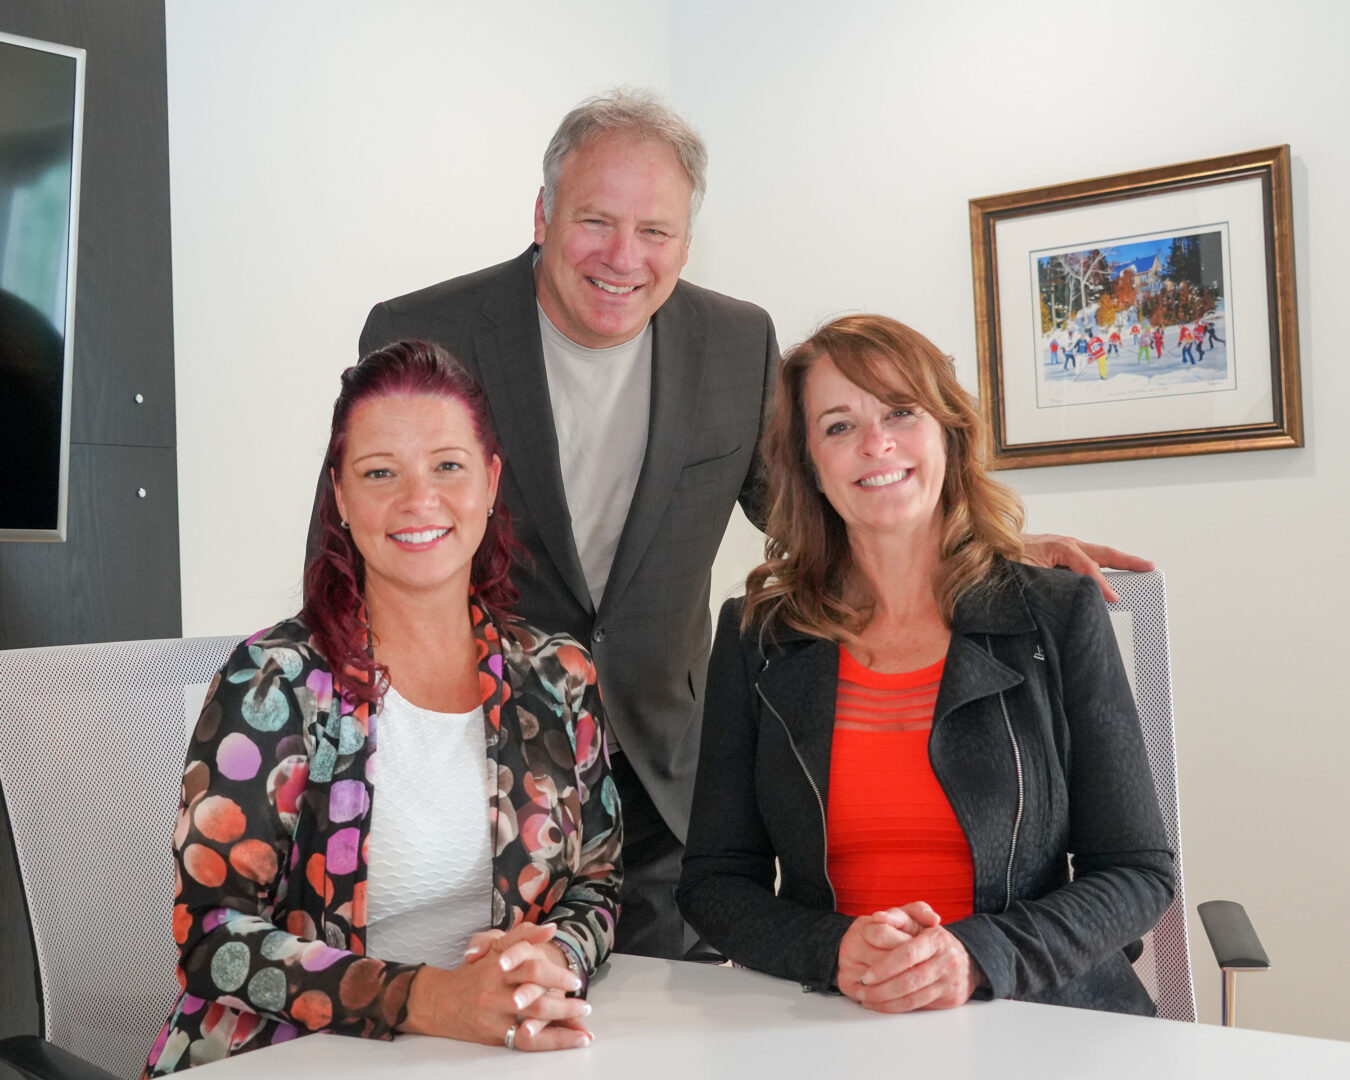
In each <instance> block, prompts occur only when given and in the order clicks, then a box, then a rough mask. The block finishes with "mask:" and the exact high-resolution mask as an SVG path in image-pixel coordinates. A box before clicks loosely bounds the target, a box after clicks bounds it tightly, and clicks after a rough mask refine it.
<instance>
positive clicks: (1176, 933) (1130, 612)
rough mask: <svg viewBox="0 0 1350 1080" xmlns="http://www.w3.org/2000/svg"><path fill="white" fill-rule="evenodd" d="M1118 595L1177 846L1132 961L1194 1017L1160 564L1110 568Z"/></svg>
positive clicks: (1152, 758) (1148, 743)
mask: <svg viewBox="0 0 1350 1080" xmlns="http://www.w3.org/2000/svg"><path fill="white" fill-rule="evenodd" d="M1107 577H1108V578H1110V580H1111V584H1112V586H1113V587H1114V588H1115V590H1116V592H1117V593H1118V594H1119V596H1120V602H1119V603H1116V604H1112V605H1110V607H1111V622H1112V625H1113V626H1114V627H1115V631H1116V637H1117V639H1118V640H1119V641H1120V646H1121V655H1122V656H1123V657H1124V659H1125V667H1126V670H1127V671H1129V673H1130V682H1131V685H1132V686H1133V687H1134V699H1135V705H1136V706H1137V708H1138V709H1139V723H1140V726H1141V727H1142V728H1143V732H1144V746H1145V747H1146V748H1147V750H1148V760H1149V764H1150V766H1152V769H1153V783H1154V786H1155V787H1156V788H1157V789H1158V805H1159V808H1160V809H1161V810H1162V818H1163V826H1164V827H1165V828H1166V830H1167V839H1168V841H1169V842H1170V843H1171V845H1172V850H1173V851H1175V852H1176V882H1177V891H1176V895H1175V896H1174V897H1173V898H1172V903H1171V904H1170V905H1169V906H1168V908H1167V910H1166V911H1165V912H1163V917H1162V918H1161V919H1160V920H1159V922H1158V925H1157V926H1156V927H1155V928H1154V929H1153V932H1152V933H1150V934H1148V935H1147V936H1146V937H1145V938H1144V952H1143V954H1142V955H1141V956H1140V957H1139V959H1138V960H1136V961H1135V965H1134V969H1135V971H1136V972H1137V973H1138V975H1139V978H1140V979H1142V980H1143V983H1144V986H1145V987H1147V988H1148V991H1149V993H1150V994H1152V995H1153V1000H1154V1001H1155V1002H1156V1003H1157V1006H1158V1015H1159V1016H1161V1017H1166V1018H1167V1019H1169V1020H1189V1021H1194V1020H1195V986H1194V983H1193V981H1192V978H1191V948H1190V941H1189V939H1188V938H1187V936H1186V894H1185V890H1184V889H1183V885H1182V883H1183V874H1182V863H1181V807H1180V804H1179V801H1178V798H1177V743H1176V734H1175V730H1174V726H1173V719H1172V666H1171V660H1170V653H1169V651H1168V645H1167V588H1166V584H1165V582H1164V579H1163V575H1162V571H1160V570H1154V571H1151V572H1150V573H1147V574H1129V573H1121V572H1115V571H1113V572H1110V573H1108V574H1107Z"/></svg>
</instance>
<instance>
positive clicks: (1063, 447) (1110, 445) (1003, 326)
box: [970, 146, 1303, 468]
mask: <svg viewBox="0 0 1350 1080" xmlns="http://www.w3.org/2000/svg"><path fill="white" fill-rule="evenodd" d="M970 231H971V244H972V249H973V262H974V279H975V319H976V344H977V349H978V354H979V372H980V401H981V407H982V408H983V409H984V412H985V416H986V418H987V419H988V420H989V423H990V428H991V430H992V432H993V439H994V461H993V464H994V466H995V467H996V468H1024V467H1027V466H1035V465H1066V464H1076V463H1079V462H1088V461H1115V460H1120V459H1123V458H1145V457H1168V456H1173V455H1178V454H1210V453H1218V452H1222V451H1232V450H1267V449H1277V448H1281V447H1291V446H1302V445H1303V414H1302V400H1301V395H1300V387H1299V366H1298V327H1297V315H1296V305H1295V294H1294V244H1293V224H1292V219H1291V211H1290V191H1289V147H1288V146H1277V147H1273V148H1271V149H1268V150H1254V151H1251V152H1249V153H1244V154H1233V155H1230V156H1227V157H1220V158H1210V159H1208V160H1205V161H1193V162H1189V163H1187V164H1184V165H1171V166H1167V167H1165V168H1157V169H1145V170H1142V171H1140V172H1132V173H1123V174H1121V175H1118V176H1106V177H1101V178H1099V179H1096V180H1082V181H1079V182H1077V183H1071V184H1061V185H1059V186H1056V187H1049V188H1040V189H1036V190H1031V191H1018V192H1013V193H1011V194H1007V195H993V196H989V197H987V198H982V199H972V200H971V202H970Z"/></svg>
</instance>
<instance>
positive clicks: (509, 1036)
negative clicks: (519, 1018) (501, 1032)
mask: <svg viewBox="0 0 1350 1080" xmlns="http://www.w3.org/2000/svg"><path fill="white" fill-rule="evenodd" d="M519 1026H520V1024H519V1023H518V1022H517V1023H515V1024H512V1025H511V1026H510V1027H509V1028H507V1029H506V1038H505V1039H503V1040H502V1042H503V1043H505V1044H506V1048H507V1049H508V1050H514V1049H515V1048H516V1028H518V1027H519Z"/></svg>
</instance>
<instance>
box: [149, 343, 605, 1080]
mask: <svg viewBox="0 0 1350 1080" xmlns="http://www.w3.org/2000/svg"><path fill="white" fill-rule="evenodd" d="M325 465H326V472H327V483H326V485H325V487H324V489H323V491H322V494H321V497H320V507H319V521H320V526H321V530H322V537H321V540H320V544H319V550H318V553H317V554H316V555H315V557H314V558H313V559H312V560H311V562H310V563H309V565H308V566H307V568H306V571H305V584H306V598H307V599H306V602H305V606H304V609H303V610H302V611H301V612H300V614H299V615H298V616H296V617H295V618H293V619H289V620H287V621H285V622H282V623H280V624H278V625H277V626H274V627H272V628H270V629H268V630H263V631H261V632H259V633H258V634H255V635H254V636H253V637H251V638H249V639H248V640H247V641H245V642H243V643H242V644H241V645H240V646H239V648H238V649H237V650H236V651H235V653H234V654H233V655H232V656H231V657H230V659H229V661H228V662H227V663H226V665H225V667H224V668H223V669H222V670H221V672H220V674H219V675H217V676H216V679H215V681H214V683H213V684H212V686H211V690H210V693H209V695H208V697H207V701H206V706H205V708H204V709H203V711H202V715H201V719H200V720H199V721H198V723H197V728H196V731H195V733H194V735H193V738H192V740H191V743H190V745H189V749H188V756H187V766H186V769H185V772H184V777H183V795H182V804H181V808H180V811H179V818H178V827H177V829H176V831H175V834H174V849H175V853H176V856H177V864H178V891H177V897H176V901H175V907H174V919H173V925H174V934H175V937H176V939H177V941H178V944H179V947H180V956H181V960H180V966H179V977H180V981H181V982H182V985H183V992H182V994H181V995H180V997H179V1000H178V1002H177V1004H176V1005H175V1007H174V1010H173V1013H172V1014H171V1016H170V1018H169V1022H168V1024H167V1025H166V1027H165V1029H164V1031H163V1032H162V1033H161V1034H160V1036H159V1038H158V1040H157V1041H156V1043H155V1046H154V1048H153V1049H152V1050H151V1053H150V1057H149V1066H148V1072H149V1074H150V1075H152V1076H158V1075H162V1074H165V1073H170V1072H175V1071H177V1070H179V1069H184V1068H187V1067H189V1066H192V1065H198V1064H201V1063H203V1062H207V1061H214V1060H217V1059H219V1058H222V1057H226V1056H228V1055H230V1054H234V1053H238V1052H241V1051H244V1050H249V1049H253V1048H255V1047H258V1046H265V1045H268V1044H271V1043H276V1042H279V1041H283V1040H286V1039H291V1038H294V1037H296V1036H297V1035H303V1034H307V1033H309V1032H311V1031H320V1030H324V1031H333V1032H338V1033H341V1034H348V1035H357V1036H363V1037H369V1038H391V1037H392V1036H393V1035H394V1034H395V1033H397V1032H399V1031H412V1032H418V1033H422V1034H430V1035H440V1036H444V1037H447V1038H456V1039H464V1040H469V1041H474V1042H485V1043H497V1044H502V1043H504V1044H505V1045H506V1047H508V1048H514V1049H520V1050H550V1049H562V1048H567V1047H577V1046H584V1045H586V1044H587V1043H589V1042H590V1040H591V1035H590V1033H589V1032H588V1031H587V1029H586V1027H585V1026H584V1023H583V1020H582V1018H583V1017H584V1016H585V1015H586V1014H587V1013H588V1012H589V1006H588V1005H587V1004H586V1002H585V1001H584V1000H583V998H584V991H585V986H586V981H587V979H588V977H589V975H590V973H591V972H593V971H594V970H595V969H596V967H597V966H598V965H599V964H600V963H601V962H602V961H603V960H604V959H605V956H606V955H607V954H608V952H609V950H610V948H611V947H612V945H613V940H614V924H615V920H616V918H617V915H618V887H619V882H620V878H621V870H620V863H619V852H620V847H621V844H622V828H621V826H620V822H619V807H618V797H617V794H616V792H615V789H614V783H613V781H612V780H611V778H610V776H609V770H608V765H607V762H606V752H605V745H604V720H603V715H602V710H601V706H600V698H599V694H598V691H597V688H596V678H595V668H594V666H593V665H592V663H591V661H590V658H589V656H588V655H587V654H586V652H585V650H584V649H582V648H581V646H580V645H578V644H577V643H576V642H575V641H573V640H572V639H571V638H569V637H566V636H565V635H560V634H548V633H545V632H543V631H540V630H536V629H533V628H531V627H528V626H525V625H524V624H522V623H520V622H518V621H515V620H513V619H511V617H510V615H509V612H510V608H511V604H512V603H513V602H514V600H515V598H516V594H515V589H514V587H513V586H512V585H511V582H510V579H509V576H508V574H509V571H510V567H511V559H512V547H513V543H514V541H513V540H512V536H511V523H510V520H509V517H508V515H507V513H506V511H505V509H504V508H503V505H502V502H501V499H500V498H499V494H498V487H499V479H500V476H501V469H502V464H501V458H500V456H499V455H498V452H497V445H496V440H495V438H494V436H493V434H492V431H491V428H490V426H489V424H488V419H487V406H486V403H485V400H484V398H483V395H482V392H481V391H480V390H479V388H478V386H477V385H476V384H475V383H474V382H473V380H472V378H470V376H469V375H468V374H467V373H466V372H465V370H464V368H463V367H462V366H461V365H460V364H459V363H457V362H456V361H455V360H453V359H451V358H450V357H449V356H448V355H447V354H445V353H444V352H443V351H442V350H440V349H439V348H437V347H435V346H433V345H427V344H424V343H421V342H398V343H395V344H393V345H389V346H387V347H386V348H383V349H380V350H378V351H376V352H374V353H371V354H370V355H368V356H366V357H365V358H364V359H363V360H362V361H361V362H360V363H359V364H357V365H356V366H355V367H352V368H349V369H348V370H347V371H346V372H344V373H343V376H342V391H341V394H340V396H339V397H338V400H337V403H336V404H335V406H334V409H333V424H332V433H331V436H330V440H329V445H328V453H327V457H326V462H325ZM377 751H378V752H377Z"/></svg>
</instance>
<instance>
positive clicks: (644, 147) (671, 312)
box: [361, 93, 778, 958]
mask: <svg viewBox="0 0 1350 1080" xmlns="http://www.w3.org/2000/svg"><path fill="white" fill-rule="evenodd" d="M706 163H707V151H706V150H705V148H704V145H703V142H702V140H701V139H700V138H699V137H698V135H696V134H695V133H694V132H693V130H692V129H690V128H689V126H688V125H687V124H686V123H685V122H684V121H683V120H682V119H681V118H680V117H679V116H677V115H676V114H675V113H674V112H672V111H671V110H670V109H668V108H667V107H666V106H664V105H662V104H660V103H659V102H657V101H656V100H655V99H654V98H652V97H650V96H648V95H643V94H630V93H619V94H614V95H612V96H609V97H604V98H597V99H594V100H591V101H588V102H586V103H584V104H582V105H581V106H579V107H578V108H576V109H574V110H573V111H572V112H570V113H569V114H568V115H567V116H566V117H565V118H564V119H563V122H562V124H561V126H560V127H559V128H558V131H557V132H556V134H555V135H554V136H553V140H552V142H550V143H549V146H548V150H547V151H546V153H545V155H544V185H543V188H542V189H541V190H540V193H539V197H538V200H537V202H536V204H535V211H534V244H533V245H532V246H531V247H530V248H529V249H528V250H527V251H525V252H523V253H522V254H521V255H519V256H517V257H516V258H515V259H512V260H511V261H509V262H506V263H502V264H501V265H499V266H494V267H490V268H488V269H486V270H481V271H479V272H477V273H474V274H469V275H467V276H465V277H461V278H456V279H454V280H451V281H446V282H442V283H441V284H439V285H433V286H431V287H430V288H428V289H423V290H421V291H420V292H416V293H412V294H410V295H408V296H403V297H399V298H397V299H394V300H389V301H387V302H385V303H382V304H377V305H376V306H375V308H374V309H373V310H372V311H371V312H370V316H369V318H368V319H367V320H366V325H365V329H364V330H363V331H362V333H361V352H362V353H363V354H364V353H365V352H367V351H369V350H371V349H374V348H378V347H379V346H381V345H384V344H386V343H387V342H389V341H391V340H394V339H398V338H421V339H425V340H429V341H434V342H436V343H438V344H440V345H443V346H445V347H446V348H447V349H449V350H450V351H451V352H452V353H453V354H454V355H455V356H457V357H458V358H459V359H460V360H462V361H463V362H464V363H465V364H466V365H467V366H468V368H469V370H470V371H471V372H472V373H473V374H474V376H475V377H476V378H477V379H478V380H479V382H481V383H482V385H483V389H484V391H485V393H486V395H487V400H488V405H489V408H490V410H491V413H492V421H493V425H494V427H495V428H496V432H497V435H498V437H499V439H500V440H501V444H502V453H503V459H504V463H505V464H504V469H503V472H502V485H503V490H504V492H505V501H506V504H507V506H508V507H509V508H510V511H511V515H512V520H513V524H514V527H515V532H516V536H517V537H518V538H519V540H520V541H521V543H522V544H523V545H524V547H525V548H526V550H527V552H528V558H526V559H524V560H522V564H521V565H520V567H519V569H518V571H517V573H516V577H515V580H516V584H517V586H518V587H519V589H520V596H521V598H520V603H519V604H518V611H519V613H520V615H521V617H522V618H524V619H525V620H526V621H528V622H530V623H533V624H535V625H537V626H540V627H543V628H546V629H548V630H562V631H566V632H567V633H569V634H571V635H573V636H574V637H575V638H576V639H577V640H578V641H581V642H583V643H584V644H586V645H587V646H588V647H589V648H590V650H591V652H592V654H593V655H594V658H595V663H596V667H597V670H598V671H599V673H600V679H601V686H602V688H603V694H604V700H605V706H606V710H607V712H608V714H609V721H610V738H611V751H612V754H613V771H614V777H615V781H616V783H617V785H618V788H619V795H620V798H621V799H622V802H623V815H624V829H625V844H624V871H625V881H624V892H623V918H622V919H621V920H620V923H619V927H618V945H617V947H618V948H619V950H620V951H623V952H636V953H643V954H647V955H654V956H666V957H675V958H678V957H681V956H683V955H684V953H685V950H686V948H687V947H688V946H689V945H691V944H692V943H693V938H692V935H691V937H690V940H689V941H686V940H685V927H684V922H683V920H682V919H681V918H680V916H679V913H678V911H677V910H676V908H675V900H674V889H675V883H676V881H677V880H678V878H679V872H680V858H681V855H682V853H683V842H684V835H685V830H686V828H687V826H688V821H689V799H690V797H691V795H692V791H693V782H694V769H695V766H696V763H697V758H698V737H699V718H700V715H701V706H702V696H703V682H704V673H705V671H706V667H707V661H708V649H709V638H710V627H709V618H708V599H709V589H710V572H711V568H712V564H713V559H714V557H715V556H716V554H717V549H718V546H719V544H720V543H721V539H722V534H723V532H724V531H725V529H726V524H727V521H728V519H729V518H730V515H731V510H732V507H733V506H734V505H735V503H736V502H737V501H740V503H741V505H742V506H744V507H745V509H746V512H747V513H748V514H749V515H750V517H751V520H753V521H756V522H762V521H763V516H762V514H761V512H760V509H759V504H758V500H757V498H756V493H755V476H754V468H753V465H754V463H755V460H756V458H755V446H756V443H757V441H758V439H759V432H760V420H761V417H762V415H763V412H764V407H765V403H766V400H767V394H768V386H769V383H770V379H771V377H772V375H773V371H774V365H775V364H776V363H777V360H778V344H777V341H776V339H775V336H774V329H773V324H772V322H771V321H770V320H769V317H768V315H767V314H765V312H764V311H763V310H762V309H760V308H758V307H755V306H753V305H751V304H747V303H744V302H742V301H739V300H733V299H731V298H730V297H726V296H721V295H719V294H717V293H714V292H710V291H708V290H707V289H701V288H699V287H698V286H696V285H691V284H689V283H687V282H683V281H680V270H681V269H682V268H683V266H684V264H685V260H686V259H687V258H688V256H689V240H690V229H691V226H692V224H693V221H694V218H695V215H696V214H697V213H698V208H699V204H700V203H701V202H702V200H703V193H704V184H705V181H704V175H705V169H706Z"/></svg>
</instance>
